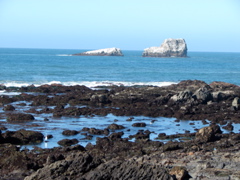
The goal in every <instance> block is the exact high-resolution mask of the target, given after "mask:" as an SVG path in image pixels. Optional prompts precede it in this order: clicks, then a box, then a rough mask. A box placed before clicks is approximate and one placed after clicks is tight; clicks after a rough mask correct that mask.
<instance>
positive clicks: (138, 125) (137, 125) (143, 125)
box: [132, 123, 147, 127]
mask: <svg viewBox="0 0 240 180" xmlns="http://www.w3.org/2000/svg"><path fill="white" fill-rule="evenodd" d="M132 126H133V127H146V126H147V124H146V123H133V124H132Z"/></svg>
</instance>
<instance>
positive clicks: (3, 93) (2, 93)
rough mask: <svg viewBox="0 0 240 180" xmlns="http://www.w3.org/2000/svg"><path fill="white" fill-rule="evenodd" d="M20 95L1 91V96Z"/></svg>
mask: <svg viewBox="0 0 240 180" xmlns="http://www.w3.org/2000/svg"><path fill="white" fill-rule="evenodd" d="M19 94H21V93H19V92H7V91H0V95H7V96H16V95H19Z"/></svg>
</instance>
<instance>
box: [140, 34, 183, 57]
mask: <svg viewBox="0 0 240 180" xmlns="http://www.w3.org/2000/svg"><path fill="white" fill-rule="evenodd" d="M142 56H143V57H187V44H186V42H185V40H184V39H182V38H181V39H172V38H169V39H165V40H164V42H163V43H162V44H161V46H160V47H150V48H146V49H144V52H143V54H142Z"/></svg>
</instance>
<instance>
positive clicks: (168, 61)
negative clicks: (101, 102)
mask: <svg viewBox="0 0 240 180" xmlns="http://www.w3.org/2000/svg"><path fill="white" fill-rule="evenodd" d="M83 51H85V50H70V49H13V48H0V63H1V70H0V84H4V85H5V86H27V85H32V84H34V85H36V86H38V85H42V84H52V83H60V84H64V85H76V84H79V85H86V86H88V87H95V86H104V85H111V84H115V85H155V86H163V85H169V84H172V83H178V82H180V81H181V80H203V81H205V82H207V83H211V82H213V81H224V82H228V83H233V84H236V85H240V79H239V77H240V53H216V52H189V53H188V56H189V57H188V58H147V57H141V55H142V51H123V54H124V56H123V57H106V56H104V57H97V56H71V54H74V53H80V52H83ZM0 94H5V95H7V92H4V91H0ZM10 94H11V95H17V94H18V93H16V94H14V93H12V92H11V93H10ZM16 103H19V102H16ZM26 103H27V106H25V107H21V106H16V104H14V103H13V105H14V106H15V107H16V110H17V111H27V110H29V109H30V108H32V106H30V105H28V104H29V102H26ZM0 113H4V112H3V110H2V108H0ZM33 115H34V117H35V121H34V122H31V123H30V124H29V123H22V124H9V123H7V121H6V119H5V118H1V119H0V124H1V125H4V126H5V127H7V129H8V130H19V129H22V128H24V129H27V130H37V131H40V132H42V133H43V134H44V135H47V134H52V135H53V137H54V138H53V139H50V140H49V141H48V143H44V142H43V143H40V144H37V146H39V147H42V148H51V147H56V146H58V144H57V142H58V141H59V140H61V139H63V138H66V137H64V136H63V135H62V131H63V130H65V129H70V130H81V129H82V128H83V127H86V126H87V127H95V128H99V129H104V128H107V126H108V125H110V124H112V123H115V120H117V123H118V124H120V125H123V126H125V127H126V128H127V129H130V131H125V132H124V137H128V136H129V135H133V134H136V132H137V131H138V130H139V128H136V127H132V126H131V124H132V123H134V122H145V123H146V124H147V127H146V129H148V130H150V131H151V132H152V131H153V132H154V133H152V134H151V139H155V138H156V137H157V136H158V133H166V134H175V133H184V132H185V131H186V130H188V131H190V132H195V129H196V128H201V127H204V126H207V125H204V124H202V122H201V121H198V122H194V125H190V123H193V122H191V121H184V120H182V121H180V122H179V123H178V124H176V122H175V121H174V120H175V118H164V117H157V118H151V117H142V116H139V117H134V119H133V121H132V122H128V121H126V119H128V118H129V117H125V116H124V117H119V116H118V117H117V116H114V115H112V114H108V115H107V116H106V117H99V116H94V117H75V118H72V117H61V118H59V119H56V118H54V117H53V116H52V114H33ZM45 117H46V118H48V119H49V121H48V122H45V121H44V118H45ZM151 120H156V121H155V123H154V124H151ZM32 124H36V126H32ZM234 126H235V128H234V132H239V131H240V125H238V124H234ZM141 129H143V128H141ZM96 137H97V136H94V137H93V140H91V141H89V140H83V139H82V138H84V136H83V135H81V134H78V135H76V136H74V137H69V138H77V139H78V140H79V141H80V142H79V144H81V145H84V146H85V145H86V144H87V143H89V142H91V143H93V144H94V142H95V139H96ZM33 146H34V145H27V146H23V147H27V148H32V147H33Z"/></svg>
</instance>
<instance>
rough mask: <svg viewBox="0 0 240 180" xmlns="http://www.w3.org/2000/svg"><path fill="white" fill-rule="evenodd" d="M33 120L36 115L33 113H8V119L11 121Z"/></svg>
mask: <svg viewBox="0 0 240 180" xmlns="http://www.w3.org/2000/svg"><path fill="white" fill-rule="evenodd" d="M33 120H34V116H33V115H31V114H24V113H18V114H8V115H7V121H8V122H10V123H19V122H26V121H33Z"/></svg>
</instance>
